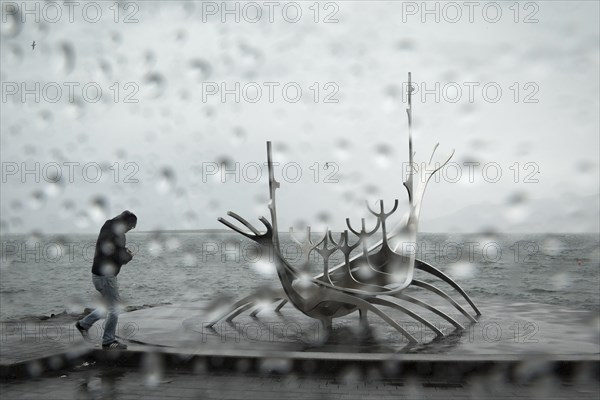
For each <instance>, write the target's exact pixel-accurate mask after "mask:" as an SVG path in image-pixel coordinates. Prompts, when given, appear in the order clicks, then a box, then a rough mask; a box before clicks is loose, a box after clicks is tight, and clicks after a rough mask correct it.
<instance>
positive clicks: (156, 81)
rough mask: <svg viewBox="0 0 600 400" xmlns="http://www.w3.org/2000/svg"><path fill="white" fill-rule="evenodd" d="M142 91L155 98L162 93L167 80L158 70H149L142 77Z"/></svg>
mask: <svg viewBox="0 0 600 400" xmlns="http://www.w3.org/2000/svg"><path fill="white" fill-rule="evenodd" d="M144 85H145V87H144V92H145V93H146V95H147V96H148V97H149V98H152V99H154V98H157V97H160V96H162V94H163V93H164V91H165V89H166V86H167V81H166V79H165V78H164V76H163V75H162V74H160V73H158V72H150V73H148V74H147V75H146V76H145V77H144Z"/></svg>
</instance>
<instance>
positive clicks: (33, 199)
mask: <svg viewBox="0 0 600 400" xmlns="http://www.w3.org/2000/svg"><path fill="white" fill-rule="evenodd" d="M45 203H46V194H45V193H44V192H42V191H41V190H34V191H33V192H32V193H31V196H30V198H29V206H30V207H31V208H33V209H34V210H37V209H39V208H41V207H42V206H43V205H44V204H45Z"/></svg>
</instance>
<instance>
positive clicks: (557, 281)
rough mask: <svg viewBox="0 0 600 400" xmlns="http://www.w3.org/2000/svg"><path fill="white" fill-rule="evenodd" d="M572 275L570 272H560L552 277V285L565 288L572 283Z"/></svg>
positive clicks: (557, 288)
mask: <svg viewBox="0 0 600 400" xmlns="http://www.w3.org/2000/svg"><path fill="white" fill-rule="evenodd" d="M571 280H572V279H571V275H570V274H569V273H568V272H559V273H558V274H555V275H554V276H552V277H551V278H550V282H551V283H552V286H553V287H554V288H555V289H556V290H563V289H565V288H567V286H569V285H570V284H571Z"/></svg>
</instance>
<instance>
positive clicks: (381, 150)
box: [375, 143, 393, 168]
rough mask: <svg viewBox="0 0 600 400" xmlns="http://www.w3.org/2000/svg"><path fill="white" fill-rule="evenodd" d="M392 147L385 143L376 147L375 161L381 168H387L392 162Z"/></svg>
mask: <svg viewBox="0 0 600 400" xmlns="http://www.w3.org/2000/svg"><path fill="white" fill-rule="evenodd" d="M392 153H393V152H392V148H391V147H390V146H389V145H387V144H385V143H380V144H378V145H377V146H376V147H375V162H376V163H377V166H379V167H380V168H386V167H388V166H389V164H390V158H391V157H392Z"/></svg>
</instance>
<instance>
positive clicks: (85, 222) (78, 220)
mask: <svg viewBox="0 0 600 400" xmlns="http://www.w3.org/2000/svg"><path fill="white" fill-rule="evenodd" d="M75 226H77V227H78V228H87V227H88V226H90V217H89V215H88V214H87V213H86V212H85V211H79V212H78V213H77V215H75Z"/></svg>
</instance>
